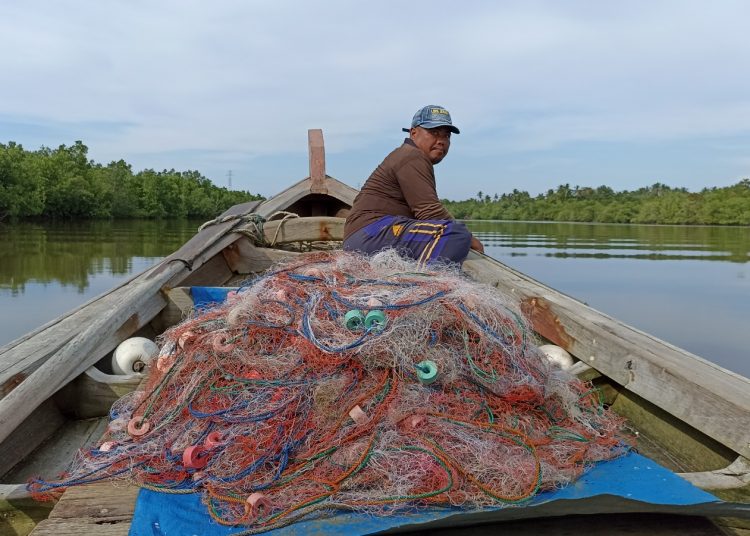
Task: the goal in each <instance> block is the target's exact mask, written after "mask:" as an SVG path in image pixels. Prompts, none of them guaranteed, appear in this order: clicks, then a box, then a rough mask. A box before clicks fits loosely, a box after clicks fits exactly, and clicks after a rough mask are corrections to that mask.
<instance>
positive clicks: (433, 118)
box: [402, 104, 461, 134]
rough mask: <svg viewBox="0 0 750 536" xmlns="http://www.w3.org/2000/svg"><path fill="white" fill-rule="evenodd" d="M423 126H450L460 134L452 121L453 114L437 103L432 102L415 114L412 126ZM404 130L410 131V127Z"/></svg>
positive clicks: (451, 129)
mask: <svg viewBox="0 0 750 536" xmlns="http://www.w3.org/2000/svg"><path fill="white" fill-rule="evenodd" d="M414 127H422V128H437V127H448V128H449V129H450V131H451V132H453V133H455V134H460V133H461V131H459V130H458V129H457V128H456V127H454V126H453V123H451V114H449V113H448V110H446V109H445V108H443V107H442V106H437V105H436V104H430V105H428V106H425V107H424V108H421V109H419V110H418V111H417V113H415V114H414V117H413V118H412V120H411V128H414ZM402 130H403V131H404V132H409V130H410V129H408V128H404V129H402Z"/></svg>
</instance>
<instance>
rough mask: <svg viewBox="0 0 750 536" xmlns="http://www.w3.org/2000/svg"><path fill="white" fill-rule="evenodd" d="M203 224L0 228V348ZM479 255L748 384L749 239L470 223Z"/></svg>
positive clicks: (737, 232) (693, 229) (739, 233)
mask: <svg viewBox="0 0 750 536" xmlns="http://www.w3.org/2000/svg"><path fill="white" fill-rule="evenodd" d="M199 224H200V222H186V221H166V222H153V221H124V222H77V223H68V224H64V225H63V224H30V223H22V224H0V345H2V344H5V343H7V342H10V341H11V340H13V339H15V338H17V337H19V336H21V335H23V334H24V333H26V332H28V331H30V330H32V329H34V328H35V327H37V326H39V325H41V324H43V323H45V322H47V321H49V320H52V319H54V318H55V317H57V316H58V315H60V314H62V313H64V312H65V311H67V310H69V309H71V308H73V307H75V306H77V305H79V304H81V303H83V302H85V301H87V300H89V299H90V298H92V297H94V296H96V295H98V294H101V293H102V292H105V291H106V290H108V289H109V288H112V287H113V286H115V285H116V284H118V283H119V282H121V281H123V280H125V279H127V278H128V277H130V276H131V275H133V274H135V273H138V272H140V271H142V270H144V269H146V268H147V267H149V266H151V265H153V264H154V263H156V262H157V261H158V260H159V259H161V258H162V257H164V256H166V255H168V254H169V253H171V252H172V251H174V250H175V249H177V248H178V247H179V246H180V245H181V244H183V243H184V242H185V241H186V240H187V239H189V238H190V237H191V236H192V235H193V234H194V233H195V231H196V229H197V227H198V225H199ZM469 226H470V228H471V229H472V230H473V231H474V232H476V234H477V236H479V238H480V239H481V240H482V242H483V243H484V244H485V248H486V253H487V254H488V255H491V256H492V257H494V258H496V259H498V260H499V261H501V262H503V263H505V264H507V265H509V266H511V267H513V268H515V269H517V270H519V271H521V272H524V273H526V274H528V275H530V276H531V277H533V278H534V279H536V280H538V281H541V282H543V283H544V284H546V285H548V286H550V287H553V288H555V289H557V290H559V291H561V292H564V293H565V294H568V295H570V296H573V297H575V298H577V299H579V300H581V301H583V302H585V303H587V304H588V305H590V306H592V307H594V308H595V309H598V310H599V311H602V312H605V313H607V314H609V315H611V316H614V317H615V318H618V319H620V320H622V321H624V322H626V323H628V324H630V325H632V326H634V327H636V328H638V329H641V330H642V331H646V332H648V333H651V334H652V335H655V336H657V337H659V338H661V339H664V340H666V341H668V342H670V343H672V344H675V345H676V346H680V347H682V348H685V349H686V350H688V351H690V352H693V353H695V354H698V355H700V356H701V357H703V358H705V359H708V360H709V361H713V362H714V363H717V364H719V365H721V366H723V367H725V368H728V369H730V370H733V371H735V372H738V373H740V374H743V375H744V376H748V377H750V229H748V228H739V227H705V226H660V225H598V224H572V223H571V224H568V223H542V222H470V223H469Z"/></svg>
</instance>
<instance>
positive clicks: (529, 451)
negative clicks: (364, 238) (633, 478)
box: [29, 251, 627, 531]
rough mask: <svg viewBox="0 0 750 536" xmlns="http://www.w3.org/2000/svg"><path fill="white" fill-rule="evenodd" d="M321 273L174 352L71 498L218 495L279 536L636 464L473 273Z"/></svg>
mask: <svg viewBox="0 0 750 536" xmlns="http://www.w3.org/2000/svg"><path fill="white" fill-rule="evenodd" d="M427 270H428V271H425V270H424V269H422V270H421V271H420V270H418V269H417V265H416V264H414V263H413V262H411V261H409V260H405V259H403V258H401V257H399V256H398V255H397V254H396V253H395V252H393V251H387V252H383V253H380V254H378V255H375V256H373V257H364V256H360V255H356V254H351V253H343V252H337V253H312V254H306V255H302V256H299V257H297V258H295V259H294V260H292V261H290V262H288V263H286V264H282V265H277V266H275V267H274V268H273V269H271V270H270V271H268V272H266V273H265V274H263V275H261V276H259V277H257V278H256V279H254V280H253V281H251V282H249V283H248V284H247V285H246V286H244V287H241V288H240V289H239V290H238V291H237V292H233V293H231V294H230V295H229V297H228V299H227V300H226V302H225V303H223V304H220V305H216V306H214V307H211V308H208V309H204V310H200V311H197V312H196V313H195V314H194V315H193V316H192V317H191V318H189V319H187V320H185V321H184V322H182V323H181V324H179V325H178V326H175V327H173V328H172V329H170V330H169V331H167V332H165V334H164V335H163V337H162V340H161V341H160V343H161V352H160V356H159V358H158V359H157V360H156V361H155V362H154V364H152V366H151V371H150V378H149V380H148V382H147V385H146V386H145V389H144V390H141V391H136V392H133V393H131V394H129V395H127V396H125V397H123V398H122V399H121V400H119V401H118V402H117V403H116V404H115V405H114V406H113V408H112V410H111V422H110V423H109V427H108V430H107V432H106V434H105V436H104V438H103V440H102V442H101V444H99V445H98V446H97V447H96V448H92V449H89V450H83V451H80V452H79V455H78V457H77V458H76V460H75V461H74V463H73V465H72V467H71V469H70V471H69V472H68V473H66V474H65V475H63V478H62V479H61V480H59V481H54V482H49V481H44V480H42V479H35V480H33V481H32V482H31V483H30V484H29V488H30V490H31V491H32V492H33V493H34V494H35V495H36V496H37V497H38V498H44V497H47V498H49V497H52V496H56V495H59V493H60V492H61V491H62V490H63V489H64V488H66V487H69V486H73V485H78V484H84V483H88V482H93V481H98V480H102V479H127V480H130V481H134V482H135V483H137V484H138V485H139V486H142V487H146V488H151V489H156V490H162V491H167V492H170V493H189V492H198V493H201V494H202V497H203V499H204V502H205V504H206V506H207V509H208V512H209V513H210V515H211V516H212V517H213V518H214V519H215V520H216V521H217V522H218V523H221V524H226V525H246V526H248V528H249V530H250V531H253V530H267V529H269V528H272V527H277V526H281V525H284V524H287V523H291V522H293V521H295V520H297V519H300V518H301V517H305V516H311V515H328V514H331V513H333V512H335V511H339V510H357V511H363V512H369V513H374V514H378V515H387V514H389V513H393V512H397V511H403V510H404V509H406V508H408V509H413V508H417V507H421V506H425V505H445V506H465V507H483V506H487V505H518V504H522V503H524V502H525V501H527V500H529V499H530V498H531V497H533V496H534V495H535V494H536V493H537V492H539V491H540V490H547V489H551V488H556V487H561V486H564V485H566V484H568V483H570V482H571V481H573V480H574V479H576V478H577V477H578V476H579V475H580V474H581V473H582V472H583V471H584V470H585V468H586V467H587V466H589V465H591V464H592V463H594V462H597V461H600V460H607V459H611V458H613V457H615V456H618V455H620V454H622V453H623V452H625V450H626V449H627V445H626V443H625V439H626V438H625V434H624V432H623V422H622V420H621V419H620V418H619V417H617V416H616V415H614V414H612V413H610V412H608V411H606V410H605V409H604V408H603V407H602V403H601V401H600V399H599V396H598V392H597V391H596V390H595V389H593V388H592V387H591V385H590V384H587V383H584V382H581V381H579V380H577V379H576V378H574V377H572V376H571V375H570V374H568V373H566V372H564V371H562V370H560V369H559V368H557V367H555V366H554V365H551V364H550V363H549V362H548V361H547V360H546V359H545V358H544V356H543V355H542V354H541V352H540V351H539V350H538V348H537V347H536V346H535V344H534V340H533V335H532V333H531V331H530V329H529V327H528V325H527V323H526V321H525V319H524V318H523V316H522V315H521V313H520V311H519V309H518V307H517V306H516V305H515V304H514V303H513V302H511V301H510V300H509V299H508V298H506V297H505V296H503V295H502V294H500V293H499V292H497V291H496V290H495V289H492V288H490V287H488V286H485V285H481V284H478V283H476V282H473V281H471V280H469V279H468V278H467V277H466V276H465V275H462V274H461V273H460V272H459V271H458V270H457V269H456V268H451V267H434V266H432V267H429V268H428V269H427Z"/></svg>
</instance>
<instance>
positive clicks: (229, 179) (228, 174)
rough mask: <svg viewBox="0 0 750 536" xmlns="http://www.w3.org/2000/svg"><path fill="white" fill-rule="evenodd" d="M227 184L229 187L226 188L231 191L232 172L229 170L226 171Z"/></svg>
mask: <svg viewBox="0 0 750 536" xmlns="http://www.w3.org/2000/svg"><path fill="white" fill-rule="evenodd" d="M227 183H228V185H229V186H228V188H229V190H230V191H231V189H232V170H231V169H230V170H229V171H227Z"/></svg>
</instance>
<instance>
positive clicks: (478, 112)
mask: <svg viewBox="0 0 750 536" xmlns="http://www.w3.org/2000/svg"><path fill="white" fill-rule="evenodd" d="M749 17H750V4H747V3H745V2H732V1H727V2H722V3H719V4H712V5H711V6H708V5H706V4H704V3H702V2H667V1H664V2H645V1H643V2H639V1H636V2H628V3H626V4H610V3H607V4H602V3H600V2H594V1H588V2H582V1H578V2H576V1H574V2H565V3H558V2H552V1H546V2H543V1H537V2H502V3H497V2H471V3H456V2H447V1H438V2H410V3H403V2H395V1H390V0H388V1H384V2H378V3H371V4H368V5H364V4H361V3H354V2H345V1H343V0H339V1H334V2H326V3H325V4H318V3H309V2H291V1H279V2H261V1H255V2H243V3H229V2H218V3H213V4H210V5H209V4H207V3H204V2H197V1H187V2H183V1H179V2H178V1H176V0H173V1H165V2H158V3H153V2H146V1H143V0H141V1H133V2H127V3H109V2H106V3H105V2H88V1H83V0H73V1H69V2H65V3H43V2H40V1H33V0H32V1H29V2H15V3H12V4H11V5H10V6H6V7H5V8H4V16H3V17H2V19H0V47H2V49H3V50H5V51H8V53H6V54H3V56H2V58H0V72H3V79H4V83H3V85H2V87H0V135H2V136H5V137H6V138H7V139H14V136H15V135H16V134H14V133H20V134H18V135H21V134H22V135H23V136H25V139H19V140H18V141H22V142H24V143H25V144H26V145H27V146H28V145H29V144H32V145H33V144H34V143H36V140H37V139H39V140H42V139H43V140H49V139H50V138H54V137H56V136H57V137H59V138H60V139H59V142H58V143H71V142H72V141H73V140H74V139H84V141H85V142H86V143H87V144H88V145H89V146H90V148H91V155H92V157H94V158H96V159H99V160H103V161H107V160H111V159H119V158H125V159H126V160H129V161H130V160H131V159H132V158H131V156H132V155H135V158H136V159H138V158H140V159H142V160H143V161H144V162H146V161H148V162H149V163H151V165H154V166H155V167H176V168H180V167H182V166H183V162H186V161H189V162H190V163H191V164H194V165H195V166H196V167H198V168H199V169H201V170H203V171H204V172H206V173H213V174H214V175H218V176H224V174H225V173H226V168H227V167H228V166H233V167H235V168H240V169H242V168H244V167H245V166H249V165H251V164H250V162H252V163H253V165H255V164H257V163H259V162H266V163H268V165H269V166H271V165H272V162H273V159H274V158H277V159H282V158H286V157H288V155H290V154H297V153H299V152H300V151H301V152H303V153H304V139H305V130H306V129H307V128H313V127H319V128H323V129H324V132H325V135H326V144H327V149H328V151H329V154H341V155H344V154H364V153H366V152H367V151H374V148H378V150H380V148H381V147H383V146H389V145H392V144H393V143H397V141H398V139H399V128H400V127H401V126H404V125H405V124H406V123H407V122H408V120H409V118H410V117H411V115H412V114H413V112H414V111H415V110H416V109H417V108H418V107H419V106H421V105H422V104H426V103H429V102H432V103H436V104H442V105H444V106H446V107H448V108H449V109H450V110H451V113H452V114H453V116H454V119H455V120H456V123H457V124H458V125H459V126H460V127H461V128H462V131H463V134H462V139H463V140H464V141H465V142H467V143H466V144H465V149H462V150H466V151H468V152H467V153H465V154H469V155H471V156H473V157H475V158H480V157H487V158H489V157H491V156H492V155H503V154H508V153H513V154H516V153H518V154H523V153H528V152H535V151H544V150H554V149H559V148H564V147H566V146H567V145H569V144H578V143H581V142H589V141H591V142H596V143H601V142H614V143H627V142H638V141H642V140H650V141H653V142H654V143H662V142H669V143H671V142H674V141H675V140H696V139H706V138H716V137H737V136H748V135H750V133H748V127H747V125H750V121H748V119H750V115H749V114H750V100H749V99H748V98H747V95H748V94H750V70H748V69H747V68H746V58H747V57H749V56H750V42H749V41H748V40H747V39H746V37H745V34H746V30H745V28H744V26H745V21H747V20H748V18H749ZM18 125H35V129H31V128H25V129H24V128H16V127H17V126H18ZM92 125H100V126H103V127H104V126H106V125H112V128H111V129H109V130H108V129H107V128H93V127H92ZM65 135H67V136H69V137H68V138H67V139H66V138H65ZM44 143H46V144H51V145H56V143H50V142H49V141H44ZM382 156H383V155H382V154H379V155H375V154H374V153H373V154H372V156H371V157H370V158H368V162H366V163H363V164H362V166H363V167H362V169H367V168H370V166H371V162H369V160H372V159H377V158H379V157H382ZM174 159H177V161H175V160H174ZM202 163H204V164H205V165H202ZM136 165H137V162H136ZM519 165H523V164H522V163H519ZM282 167H283V166H282ZM532 167H533V166H532ZM219 170H221V171H219ZM356 172H357V173H360V171H359V170H357V171H356ZM361 173H367V171H362V172H361Z"/></svg>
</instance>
